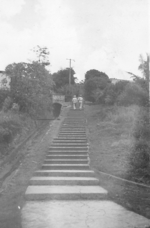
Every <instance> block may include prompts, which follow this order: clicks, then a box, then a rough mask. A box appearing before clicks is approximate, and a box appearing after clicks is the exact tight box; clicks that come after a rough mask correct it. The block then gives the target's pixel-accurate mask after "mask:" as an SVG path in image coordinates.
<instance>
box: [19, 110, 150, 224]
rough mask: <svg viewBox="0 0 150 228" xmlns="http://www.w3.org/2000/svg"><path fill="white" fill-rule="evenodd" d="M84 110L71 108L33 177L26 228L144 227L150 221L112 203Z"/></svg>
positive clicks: (25, 212)
mask: <svg viewBox="0 0 150 228" xmlns="http://www.w3.org/2000/svg"><path fill="white" fill-rule="evenodd" d="M88 149H89V145H88V142H87V138H86V120H85V118H84V113H83V111H79V110H76V111H73V110H70V112H69V113H68V116H67V117H66V119H65V120H64V122H63V123H62V126H61V129H60V132H59V134H58V137H57V138H55V139H54V141H53V143H52V145H51V147H50V148H49V150H48V153H47V155H46V158H45V161H44V163H43V164H42V167H41V169H40V170H37V171H36V172H35V174H34V176H33V177H32V178H31V179H30V183H29V184H30V185H29V186H28V188H27V190H26V193H25V197H26V203H25V205H24V207H23V208H22V211H21V213H22V228H43V227H44V228H77V227H79V228H87V227H89V228H120V227H123V228H129V227H130V228H135V227H138V228H143V227H149V225H150V221H149V220H148V219H146V218H144V217H142V216H140V215H138V214H135V213H134V212H131V211H128V210H126V209H125V208H123V207H121V206H120V205H118V204H116V203H114V202H112V201H110V200H109V199H108V197H107V191H106V190H105V189H104V188H102V187H100V185H99V180H98V179H97V178H95V174H94V172H93V171H92V170H91V169H90V167H89V156H88Z"/></svg>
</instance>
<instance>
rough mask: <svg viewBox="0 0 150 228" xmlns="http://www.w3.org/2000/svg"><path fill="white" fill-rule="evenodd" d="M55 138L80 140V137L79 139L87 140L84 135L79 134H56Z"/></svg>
mask: <svg viewBox="0 0 150 228" xmlns="http://www.w3.org/2000/svg"><path fill="white" fill-rule="evenodd" d="M57 139H58V140H75V141H76V140H80V139H81V140H87V139H86V137H83V136H82V137H81V136H75V137H74V136H69V135H68V136H58V137H57Z"/></svg>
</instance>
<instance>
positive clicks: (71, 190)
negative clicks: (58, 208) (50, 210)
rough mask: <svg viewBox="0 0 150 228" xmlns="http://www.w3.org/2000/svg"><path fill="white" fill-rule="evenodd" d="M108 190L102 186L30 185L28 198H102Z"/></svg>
mask: <svg viewBox="0 0 150 228" xmlns="http://www.w3.org/2000/svg"><path fill="white" fill-rule="evenodd" d="M106 197H107V191H106V190H105V189H104V188H102V187H100V186H80V185H78V186H62V185H61V186H60V187H59V186H58V185H56V186H55V185H52V186H48V185H44V186H42V185H41V186H39V185H38V186H35V185H32V186H29V187H28V188H27V190H26V193H25V198H26V200H98V199H99V200H100V199H106Z"/></svg>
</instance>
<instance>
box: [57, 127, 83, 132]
mask: <svg viewBox="0 0 150 228" xmlns="http://www.w3.org/2000/svg"><path fill="white" fill-rule="evenodd" d="M60 130H66V131H85V127H80V128H79V127H78V128H77V127H61V128H60Z"/></svg>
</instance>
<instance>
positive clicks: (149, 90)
mask: <svg viewBox="0 0 150 228" xmlns="http://www.w3.org/2000/svg"><path fill="white" fill-rule="evenodd" d="M147 82H148V97H149V105H150V77H149V55H148V54H147Z"/></svg>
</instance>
